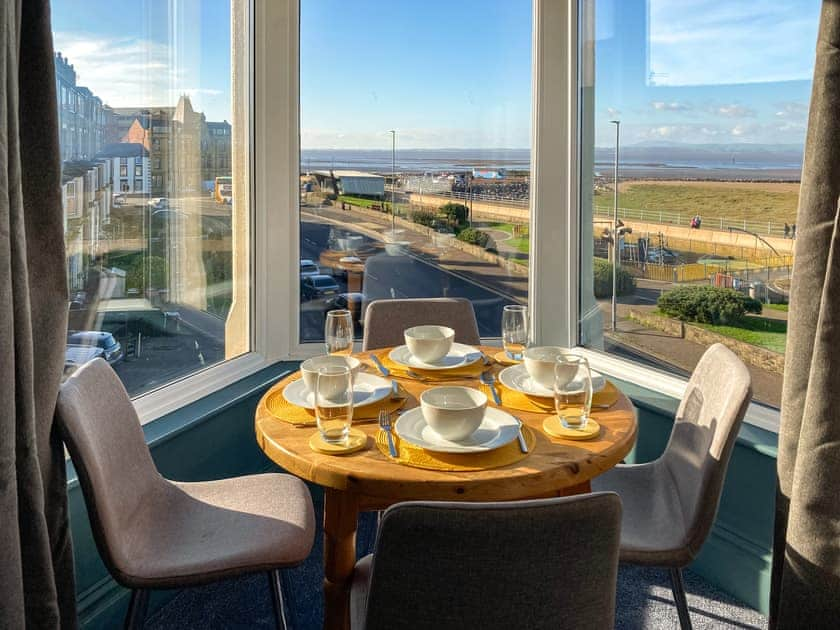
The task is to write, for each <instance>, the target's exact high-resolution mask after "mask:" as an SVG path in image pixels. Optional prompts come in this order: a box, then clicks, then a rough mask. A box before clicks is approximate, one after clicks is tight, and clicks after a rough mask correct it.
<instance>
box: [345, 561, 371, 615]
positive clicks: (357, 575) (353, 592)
mask: <svg viewBox="0 0 840 630" xmlns="http://www.w3.org/2000/svg"><path fill="white" fill-rule="evenodd" d="M372 563H373V554H368V555H366V556H365V557H364V558H362V559H361V560H359V561H358V562H357V563H356V567H355V568H354V569H353V583H352V586H351V587H350V628H351V630H361V629H362V628H364V627H365V612H366V611H367V597H368V591H369V590H370V569H371V566H372Z"/></svg>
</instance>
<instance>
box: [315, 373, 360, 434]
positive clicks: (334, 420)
mask: <svg viewBox="0 0 840 630" xmlns="http://www.w3.org/2000/svg"><path fill="white" fill-rule="evenodd" d="M315 420H316V423H317V424H318V431H320V433H321V437H322V438H323V439H324V441H325V442H329V443H331V444H341V443H344V442H346V441H347V436H348V435H349V433H350V425H351V424H352V423H353V373H352V372H351V371H350V367H349V366H340V365H334V366H326V367H322V368H321V369H320V370H318V378H317V380H316V381H315Z"/></svg>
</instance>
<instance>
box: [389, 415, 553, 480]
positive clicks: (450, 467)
mask: <svg viewBox="0 0 840 630" xmlns="http://www.w3.org/2000/svg"><path fill="white" fill-rule="evenodd" d="M522 435H524V436H525V443H526V444H527V445H528V453H523V452H522V450H521V449H520V448H519V440H513V441H512V442H509V443H508V444H505V445H504V446H501V447H499V448H497V449H493V450H492V451H487V452H485V453H463V454H460V453H437V452H432V451H427V450H426V449H424V448H421V447H419V446H416V445H415V444H411V443H410V442H407V441H406V440H401V439H400V436H398V435H397V434H396V432H394V433H393V436H394V446H396V447H397V452H398V453H399V454H400V456H399V457H398V458H397V459H394V458H392V457H391V456H390V454H389V450H388V436H387V435H385V433H384V432H383V431H377V433H376V447H377V448H378V449H379V451H380V452H381V453H382V454H383V455H385V457H387V458H388V459H390V460H391V461H396V462H398V463H400V464H405V465H406V466H413V467H414V468H423V469H425V470H444V471H449V472H474V471H477V470H487V469H488V468H500V467H501V466H507V465H509V464H515V463H516V462H518V461H520V460H522V459H525V458H526V457H528V454H529V453H530V452H531V451H533V450H534V446H535V445H536V443H537V437H536V435H535V434H534V432H533V431H532V430H531V429H530V428H528V427H526V426H523V427H522Z"/></svg>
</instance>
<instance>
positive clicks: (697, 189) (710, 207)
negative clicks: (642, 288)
mask: <svg viewBox="0 0 840 630" xmlns="http://www.w3.org/2000/svg"><path fill="white" fill-rule="evenodd" d="M798 201H799V193H798V192H795V191H784V190H762V189H761V187H760V186H756V185H744V186H743V187H738V186H733V185H728V186H721V185H715V184H714V183H713V182H710V183H709V184H708V185H705V186H703V185H691V186H687V185H686V186H681V185H679V184H653V183H637V184H636V183H634V184H630V185H629V186H628V187H627V188H626V189H625V190H622V191H621V192H620V193H619V201H618V204H619V206H621V207H622V208H644V209H645V210H651V211H654V210H663V211H665V210H667V211H670V212H681V213H684V214H685V222H686V224H687V223H688V221H689V219H690V217H692V216H694V215H695V214H699V215H700V216H701V217H703V219H704V220H706V221H708V220H710V219H721V218H722V219H728V220H730V221H733V220H738V221H741V220H746V221H756V222H761V221H765V222H766V221H773V222H775V223H783V222H788V223H795V222H796V208H797V204H798ZM612 203H613V193H612V191H609V190H599V191H597V192H596V193H595V205H600V206H604V205H606V206H610V207H611V206H612Z"/></svg>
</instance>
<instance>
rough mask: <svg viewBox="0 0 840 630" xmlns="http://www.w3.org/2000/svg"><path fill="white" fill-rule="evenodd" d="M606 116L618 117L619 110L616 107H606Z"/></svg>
mask: <svg viewBox="0 0 840 630" xmlns="http://www.w3.org/2000/svg"><path fill="white" fill-rule="evenodd" d="M607 116H609V117H610V118H618V117H619V116H621V110H620V109H616V108H615V107H607Z"/></svg>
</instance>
